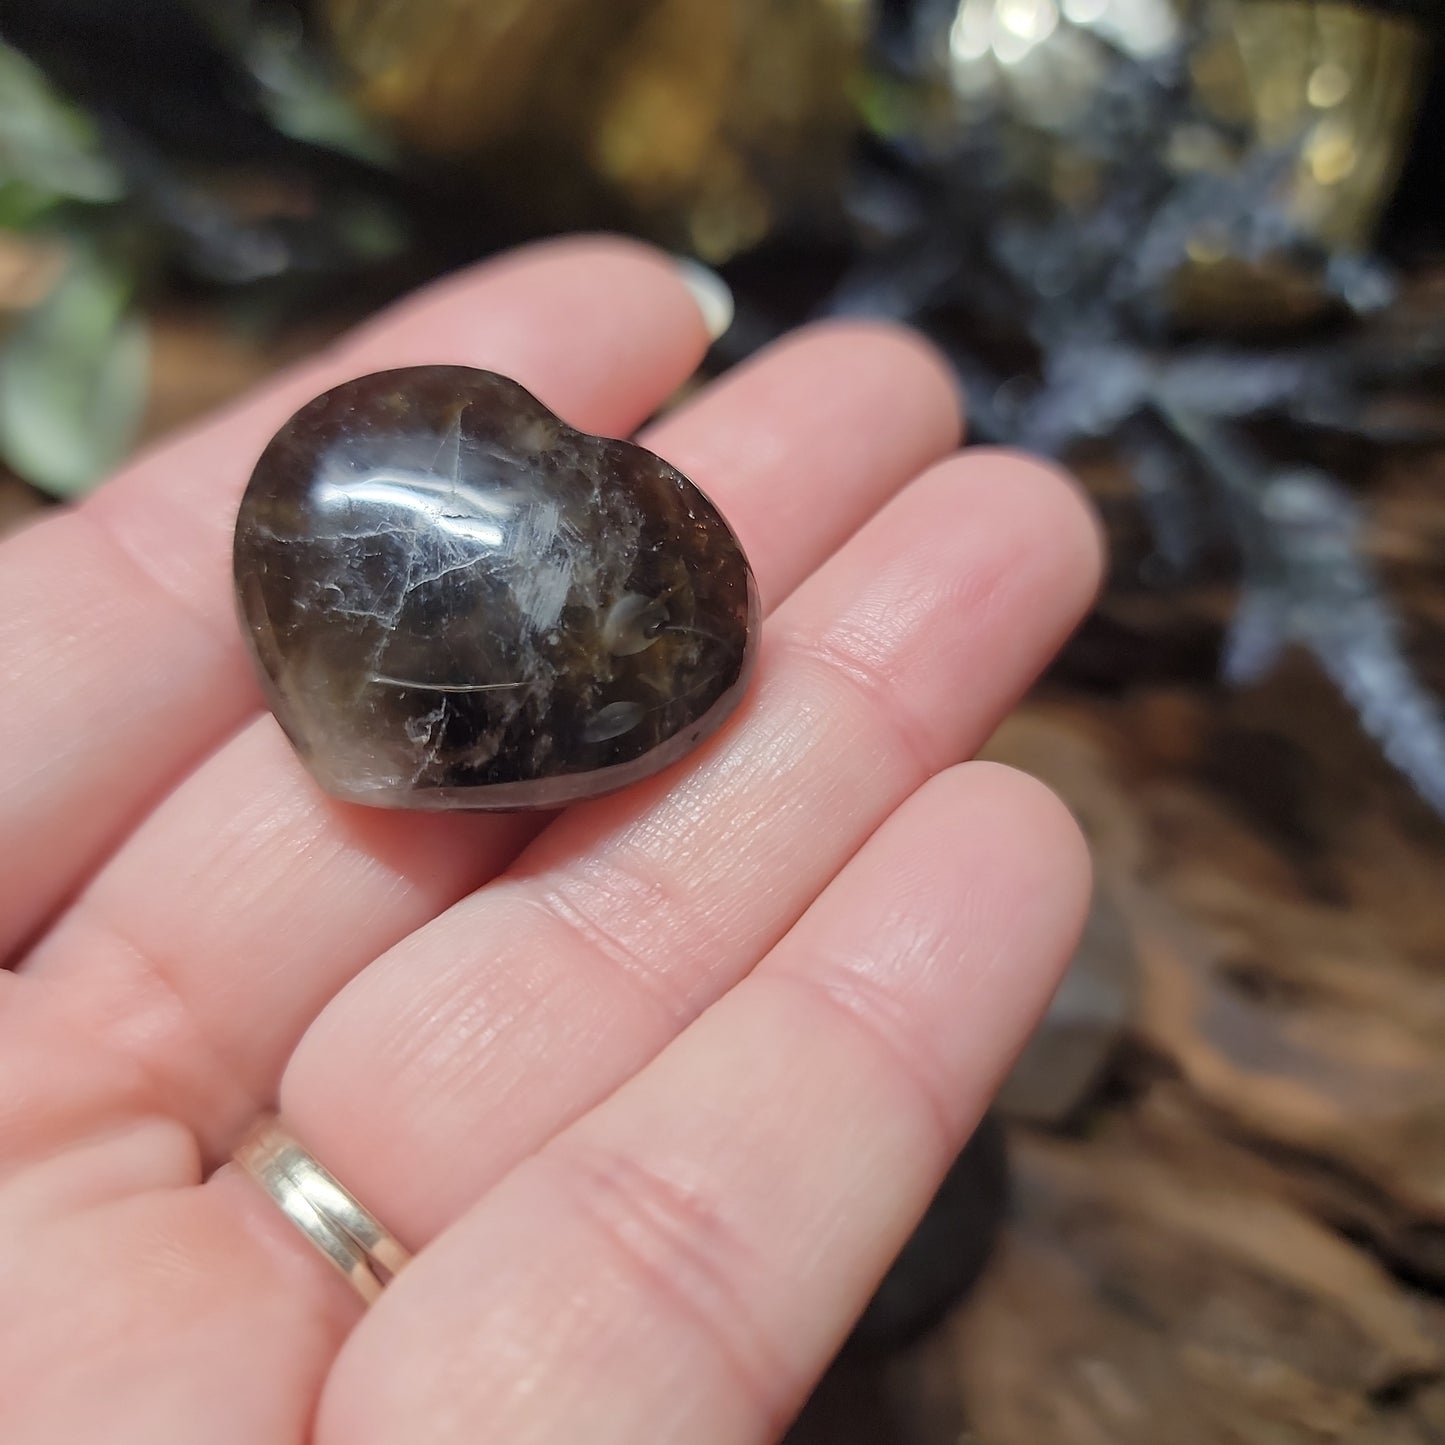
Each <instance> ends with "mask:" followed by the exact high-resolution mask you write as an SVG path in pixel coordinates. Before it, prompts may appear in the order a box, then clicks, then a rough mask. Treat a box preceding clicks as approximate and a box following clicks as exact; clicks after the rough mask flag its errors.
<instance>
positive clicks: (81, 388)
mask: <svg viewBox="0 0 1445 1445" xmlns="http://www.w3.org/2000/svg"><path fill="white" fill-rule="evenodd" d="M130 293H131V286H130V282H129V279H128V278H127V277H126V276H125V275H123V274H122V273H121V272H119V271H118V270H116V269H115V268H113V267H110V266H107V265H106V264H104V263H103V262H102V261H100V260H99V259H98V258H96V257H95V256H93V255H92V254H90V253H88V252H78V253H77V254H76V257H75V259H74V261H73V263H72V265H71V267H70V270H69V271H68V272H67V273H66V275H65V277H64V278H63V279H62V280H61V282H60V283H59V285H57V287H56V288H55V290H54V291H53V292H52V293H51V294H50V295H49V296H48V297H47V298H46V299H45V300H44V301H42V302H41V303H40V304H39V305H38V306H36V307H34V308H33V309H32V310H31V311H29V312H27V313H26V315H25V316H24V317H22V319H21V320H20V322H19V323H18V324H17V325H16V327H15V328H14V330H12V331H11V332H10V334H9V335H8V336H7V337H6V339H5V344H4V349H3V351H0V453H3V454H4V457H5V459H6V461H8V462H9V464H10V465H11V466H12V467H13V468H14V469H15V470H16V471H17V472H19V473H20V475H21V476H23V477H25V478H27V479H28V480H29V481H31V482H33V483H34V484H35V485H36V486H38V487H40V488H42V489H43V490H45V491H47V492H50V493H52V494H53V495H55V496H60V497H70V496H75V495H77V494H79V493H81V492H84V491H86V490H88V489H89V488H90V487H92V486H94V485H95V483H96V482H98V481H100V480H101V478H102V477H104V476H105V474H106V473H107V472H108V471H110V470H111V468H112V467H114V466H115V465H116V463H117V462H119V461H120V460H121V459H122V458H123V457H124V456H125V454H126V452H127V451H128V450H129V449H130V446H131V444H132V442H133V441H134V440H135V434H136V428H137V427H138V425H139V422H140V417H141V411H142V409H143V407H144V405H145V398H146V390H147V383H148V380H149V364H148V363H149V351H150V348H149V338H148V334H147V331H146V326H145V323H144V321H143V320H142V319H141V318H140V317H138V316H137V315H135V314H134V313H133V312H131V311H130V309H129V302H130Z"/></svg>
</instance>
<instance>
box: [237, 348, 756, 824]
mask: <svg viewBox="0 0 1445 1445" xmlns="http://www.w3.org/2000/svg"><path fill="white" fill-rule="evenodd" d="M235 566H236V596H237V600H238V603H239V606H240V611H241V616H242V619H243V622H244V625H245V629H246V633H247V635H248V637H249V639H250V642H251V646H252V649H253V651H254V653H255V656H256V659H257V661H258V663H259V665H260V670H261V675H262V678H263V680H264V682H265V685H266V688H267V692H268V694H269V698H270V702H271V706H272V708H273V710H274V711H275V713H276V716H277V718H278V720H279V721H280V723H281V725H282V727H283V728H285V730H286V732H287V734H288V735H289V736H290V738H291V740H292V742H293V743H294V744H295V746H296V748H297V750H298V751H299V752H300V754H301V756H302V758H303V759H304V760H305V761H306V763H307V765H308V766H309V768H310V769H311V771H312V773H313V774H314V775H315V777H316V779H317V781H318V782H320V783H321V785H322V786H323V787H325V788H326V789H327V790H328V791H329V792H331V793H334V794H335V795H336V796H338V797H341V798H346V799H349V800H351V801H353V802H358V803H370V804H374V805H377V806H380V807H393V808H395V807H401V808H493V809H518V808H549V807H555V806H558V805H560V804H563V803H568V802H571V801H573V800H575V799H578V798H587V797H594V796H597V795H598V794H601V793H607V792H611V791H613V790H614V789H616V788H620V787H625V786H626V785H628V784H630V783H632V782H635V781H637V780H638V779H640V778H645V777H647V776H649V775H651V774H652V773H655V772H657V771H658V770H659V769H660V768H663V767H666V766H667V765H668V764H669V763H671V762H673V761H675V760H676V759H677V758H680V757H682V756H683V754H685V753H686V752H688V751H689V750H690V749H691V748H693V747H695V746H696V745H697V744H698V743H699V742H701V741H702V740H703V739H704V738H705V737H707V736H708V735H709V734H710V733H712V732H714V731H715V730H716V729H717V728H718V727H719V726H721V724H722V722H723V721H724V719H725V718H726V717H727V716H728V714H729V713H731V712H732V710H733V708H734V707H735V706H736V705H737V703H738V701H739V700H740V698H741V696H742V692H743V689H744V687H745V686H746V683H747V678H748V674H749V671H750V669H751V666H752V663H753V659H754V655H755V651H756V639H757V614H758V602H757V591H756V587H755V585H754V582H753V577H752V572H751V571H750V569H749V567H748V563H747V559H746V558H745V557H744V555H743V552H742V549H741V547H740V546H739V545H738V541H737V538H736V537H734V536H733V534H732V532H731V530H730V529H729V527H728V525H727V523H726V522H725V521H724V520H723V518H722V517H721V515H720V514H719V513H718V511H717V509H716V508H715V507H714V506H713V505H712V504H711V503H710V502H709V501H708V500H707V498H706V497H704V496H703V495H702V493H701V492H699V491H698V489H697V488H696V487H695V486H693V485H692V483H691V482H689V481H688V480H687V478H686V477H684V476H683V475H682V474H681V473H680V472H678V471H676V470H674V469H673V468H672V467H670V466H668V465H667V463H666V462H664V461H662V460H661V459H660V458H658V457H655V456H653V455H652V454H651V453H650V452H647V451H644V450H643V449H642V448H641V447H638V446H634V445H632V444H631V443H629V442H622V441H609V440H605V439H603V438H600V437H593V436H588V435H586V434H585V433H582V432H578V431H574V430H573V429H572V428H571V427H569V426H567V425H565V424H564V423H563V422H561V421H559V420H558V418H557V417H555V416H554V415H553V414H552V413H551V412H550V411H548V410H547V409H546V408H545V407H544V406H543V405H542V404H541V403H540V402H539V401H537V400H536V398H535V397H533V396H532V395H531V394H530V393H529V392H527V391H525V390H524V389H523V388H522V387H520V386H519V385H517V383H516V382H514V381H510V380H508V379H507V378H506V377H503V376H497V375H495V374H494V373H492V372H487V371H475V370H472V369H470V368H468V367H459V366H419V367H406V368H403V369H401V370H397V371H384V372H379V373H377V374H376V375H373V376H364V377H361V378H359V379H358V380H356V381H349V382H346V383H345V384H343V385H341V386H338V387H336V388H335V389H334V390H332V391H329V392H327V393H325V394H324V395H323V396H319V397H317V398H316V400H315V401H313V402H311V403H309V404H308V405H307V406H305V407H303V408H302V409H301V410H300V411H299V412H297V413H296V415H295V416H293V417H292V418H291V420H290V421H289V422H287V423H286V425H285V426H284V427H282V429H281V430H280V432H278V433H277V435H276V437H275V438H274V440H273V441H272V442H271V444H270V445H269V446H268V447H267V448H266V450H265V452H264V453H263V454H262V456H261V460H260V461H259V463H258V464H257V466H256V470H255V472H254V474H253V475H252V477H251V482H250V485H249V486H248V487H247V489H246V495H245V498H244V499H243V501H242V503H241V511H240V516H239V517H238V519H237V523H236V544H235Z"/></svg>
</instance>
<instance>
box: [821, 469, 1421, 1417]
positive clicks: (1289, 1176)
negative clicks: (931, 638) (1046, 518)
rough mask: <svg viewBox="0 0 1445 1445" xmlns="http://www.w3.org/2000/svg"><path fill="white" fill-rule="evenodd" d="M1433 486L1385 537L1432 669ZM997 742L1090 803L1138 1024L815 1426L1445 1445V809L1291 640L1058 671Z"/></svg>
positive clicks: (1079, 804)
mask: <svg viewBox="0 0 1445 1445" xmlns="http://www.w3.org/2000/svg"><path fill="white" fill-rule="evenodd" d="M1421 475H1429V472H1428V471H1426V472H1423V473H1422V471H1421V470H1419V469H1417V470H1416V472H1415V473H1414V474H1413V475H1411V476H1402V478H1401V479H1400V480H1399V482H1398V485H1399V486H1400V488H1401V490H1400V492H1399V494H1398V495H1393V494H1392V496H1391V497H1389V498H1388V499H1386V500H1387V504H1386V505H1384V506H1383V507H1382V516H1381V518H1380V520H1379V521H1378V522H1377V531H1378V534H1379V535H1380V536H1381V537H1382V538H1383V539H1384V540H1385V541H1388V542H1389V548H1388V550H1389V551H1390V552H1391V553H1392V554H1393V555H1392V557H1391V561H1392V565H1393V567H1394V568H1395V569H1396V570H1395V571H1393V572H1392V580H1394V581H1396V582H1397V584H1400V586H1401V594H1402V596H1404V597H1405V599H1406V601H1407V604H1408V608H1409V611H1410V615H1411V618H1412V626H1413V627H1414V629H1415V632H1416V635H1417V636H1416V640H1417V642H1418V641H1419V640H1420V639H1421V638H1424V639H1425V650H1424V653H1423V657H1424V660H1425V661H1426V662H1427V665H1429V666H1432V667H1433V668H1434V669H1435V670H1436V672H1437V673H1438V671H1439V668H1440V664H1441V662H1442V659H1445V649H1440V648H1439V647H1438V642H1439V635H1438V631H1437V629H1441V623H1442V613H1445V587H1442V585H1441V584H1442V581H1445V577H1442V575H1441V569H1440V559H1441V558H1445V536H1442V532H1445V503H1442V500H1440V499H1442V498H1445V491H1440V490H1438V486H1439V481H1440V476H1441V474H1440V473H1439V472H1438V471H1436V472H1435V473H1434V475H1433V478H1432V480H1433V481H1434V482H1435V484H1436V488H1437V490H1435V491H1434V494H1433V495H1430V494H1429V493H1428V492H1424V491H1423V490H1422V488H1421V486H1420V483H1419V478H1420V476H1421ZM1392 485H1395V483H1392ZM1407 503H1408V505H1407ZM1392 509H1393V510H1392ZM1407 519H1408V520H1407ZM1386 550H1387V549H1386V547H1385V546H1384V545H1383V542H1382V546H1381V551H1382V553H1384V552H1385V551H1386ZM1110 605H1111V604H1107V603H1106V611H1107V610H1108V609H1109V606H1110ZM1128 605H1130V606H1134V607H1136V608H1137V606H1138V604H1136V603H1130V604H1128ZM1155 610H1156V613H1159V614H1160V615H1159V616H1156V618H1155V619H1154V621H1153V622H1152V623H1151V624H1150V625H1151V626H1157V627H1158V628H1159V629H1161V630H1162V629H1164V627H1165V622H1164V620H1163V617H1162V610H1161V609H1160V608H1159V607H1158V604H1157V603H1156V605H1155ZM1138 615H1142V612H1141V613H1139V614H1138ZM1116 620H1117V619H1116ZM1130 627H1131V628H1134V627H1137V622H1131V623H1130ZM1432 633H1433V634H1434V636H1432V635H1431V634H1432ZM1116 636H1117V634H1116ZM1091 667H1092V664H1091ZM990 752H991V754H992V755H993V756H994V757H997V758H999V759H1002V760H1005V761H1008V762H1011V763H1014V764H1016V765H1017V766H1020V767H1023V768H1026V769H1027V770H1029V771H1031V772H1033V773H1036V774H1037V775H1039V776H1041V777H1043V778H1045V779H1047V780H1048V781H1049V782H1050V783H1052V784H1053V785H1054V786H1055V787H1056V788H1057V789H1058V790H1059V791H1060V792H1061V793H1062V794H1063V796H1064V797H1065V798H1066V799H1067V800H1068V801H1069V802H1070V803H1071V804H1072V805H1073V807H1074V808H1075V810H1076V811H1077V813H1078V815H1079V816H1080V818H1081V819H1082V820H1083V822H1084V825H1085V827H1086V829H1087V830H1088V832H1089V834H1090V836H1091V838H1092V840H1093V845H1094V852H1095V857H1096V864H1097V869H1098V877H1099V888H1100V893H1101V896H1102V897H1103V898H1104V899H1106V900H1107V902H1108V904H1109V906H1110V908H1111V909H1113V910H1115V911H1116V913H1117V916H1118V918H1119V919H1120V920H1122V928H1120V929H1118V930H1116V931H1115V932H1114V933H1113V934H1112V935H1111V936H1112V938H1113V943H1112V945H1109V946H1111V947H1112V949H1113V950H1114V953H1115V954H1116V955H1117V953H1118V952H1119V951H1120V950H1123V951H1124V952H1125V954H1126V955H1127V956H1126V958H1125V959H1124V960H1123V966H1124V967H1125V968H1126V969H1127V970H1129V971H1131V972H1132V973H1133V984H1132V990H1133V991H1132V995H1131V997H1130V1006H1129V1023H1128V1025H1127V1027H1126V1030H1125V1033H1124V1036H1123V1038H1122V1040H1121V1042H1120V1045H1119V1047H1118V1049H1117V1051H1116V1053H1115V1055H1114V1058H1113V1061H1112V1064H1111V1065H1110V1067H1109V1068H1108V1069H1107V1070H1106V1072H1105V1074H1104V1076H1103V1078H1102V1079H1101V1080H1100V1081H1099V1082H1098V1083H1097V1085H1096V1086H1095V1088H1094V1091H1093V1093H1092V1095H1091V1096H1090V1097H1088V1098H1087V1099H1085V1100H1083V1101H1082V1102H1081V1103H1080V1104H1079V1105H1078V1106H1077V1107H1075V1108H1074V1110H1073V1111H1072V1113H1071V1115H1070V1116H1069V1117H1068V1118H1067V1119H1065V1120H1064V1121H1063V1127H1061V1128H1060V1127H1055V1128H1053V1129H1052V1130H1045V1129H1041V1128H1039V1127H1037V1126H1035V1125H1020V1124H1016V1125H1015V1126H1014V1128H1013V1130H1012V1134H1011V1145H1012V1159H1013V1168H1014V1202H1013V1209H1012V1216H1011V1220H1010V1223H1009V1225H1008V1227H1007V1230H1006V1233H1005V1236H1004V1238H1003V1240H1002V1243H1001V1245H1000V1248H999V1250H998V1253H997V1255H996V1258H995V1260H994V1263H993V1266H992V1268H991V1269H990V1271H989V1273H988V1274H987V1275H986V1276H985V1278H984V1281H983V1283H982V1284H981V1285H980V1287H979V1288H978V1290H977V1291H976V1292H975V1294H974V1295H973V1296H972V1297H971V1298H970V1299H969V1300H967V1301H966V1302H965V1303H964V1304H963V1305H962V1306H960V1307H959V1308H958V1309H956V1310H955V1311H954V1312H953V1314H952V1315H951V1317H950V1318H949V1319H948V1320H947V1321H946V1322H945V1324H944V1325H943V1326H942V1327H940V1328H939V1329H938V1330H936V1331H934V1332H933V1333H931V1334H930V1335H929V1336H928V1337H926V1338H925V1339H924V1340H923V1341H921V1342H920V1343H919V1344H917V1345H915V1346H913V1347H912V1348H910V1349H908V1350H906V1351H905V1352H904V1353H902V1354H901V1355H899V1356H897V1357H895V1358H893V1359H892V1360H889V1361H886V1362H881V1363H880V1362H876V1361H874V1362H851V1363H845V1364H843V1365H840V1366H839V1367H838V1369H837V1370H835V1372H834V1375H833V1377H832V1378H830V1380H829V1381H828V1382H827V1384H826V1385H825V1387H824V1389H823V1390H822V1391H821V1392H820V1395H819V1397H818V1399H817V1400H815V1402H814V1404H813V1406H812V1407H811V1408H810V1410H809V1411H808V1413H807V1414H806V1415H805V1417H804V1420H803V1421H802V1422H800V1424H799V1427H798V1429H797V1432H796V1436H795V1438H796V1440H797V1441H798V1442H799V1445H803V1442H807V1445H814V1442H824V1441H827V1442H848V1441H860V1442H861V1441H864V1440H867V1441H870V1442H899V1445H961V1442H968V1445H1317V1442H1345V1441H1348V1442H1351V1445H1355V1442H1358V1445H1425V1442H1445V827H1442V825H1441V824H1440V823H1439V821H1438V820H1436V819H1435V818H1434V817H1433V816H1432V815H1431V814H1430V813H1429V812H1427V811H1426V810H1425V809H1424V808H1423V807H1422V806H1421V805H1420V804H1419V803H1418V802H1417V801H1416V800H1415V799H1414V798H1413V797H1412V796H1411V794H1410V792H1409V790H1408V789H1407V788H1406V787H1405V786H1404V785H1403V784H1402V783H1401V782H1400V781H1399V780H1398V779H1397V778H1396V777H1395V776H1394V775H1393V774H1392V773H1391V771H1390V770H1389V769H1388V767H1386V766H1385V765H1384V764H1383V763H1382V762H1381V761H1380V759H1379V758H1378V757H1377V756H1376V755H1375V753H1374V752H1373V750H1372V748H1371V747H1370V745H1369V744H1368V743H1366V742H1365V741H1363V740H1362V739H1361V737H1360V736H1359V734H1358V732H1357V730H1356V728H1355V726H1354V723H1353V720H1352V719H1351V718H1350V717H1349V715H1348V713H1347V712H1346V710H1345V709H1344V707H1343V706H1342V705H1341V704H1340V703H1339V702H1338V700H1337V699H1336V698H1335V696H1334V694H1333V693H1332V692H1331V690H1330V689H1329V687H1328V685H1327V684H1325V683H1324V682H1322V681H1321V680H1320V679H1319V677H1318V676H1317V674H1316V673H1315V672H1314V670H1313V668H1312V667H1311V665H1310V664H1309V662H1308V661H1307V660H1305V659H1301V658H1294V659H1291V660H1290V661H1289V662H1288V663H1287V664H1286V665H1285V667H1284V668H1283V669H1282V670H1281V671H1280V672H1279V673H1278V674H1277V675H1276V676H1275V677H1273V678H1271V679H1270V680H1269V681H1267V682H1266V683H1264V684H1262V685H1261V686H1259V687H1256V688H1254V689H1251V690H1249V691H1246V692H1241V693H1237V694H1228V693H1225V692H1224V691H1223V690H1221V689H1219V688H1217V687H1216V686H1214V685H1212V684H1211V683H1209V682H1208V681H1207V680H1204V679H1185V678H1183V677H1180V678H1177V679H1164V680H1156V681H1154V682H1145V683H1142V684H1137V685H1126V686H1124V687H1122V688H1121V689H1120V690H1119V691H1118V692H1117V693H1116V694H1115V695H1113V696H1102V695H1100V694H1099V693H1098V692H1091V693H1089V694H1084V693H1079V692H1074V691H1071V690H1069V689H1068V688H1066V687H1060V686H1057V685H1055V686H1053V687H1051V688H1050V689H1048V690H1047V691H1046V692H1045V693H1044V694H1043V695H1041V696H1040V697H1039V698H1037V699H1036V700H1034V701H1033V702H1031V703H1030V704H1028V705H1027V706H1026V707H1025V708H1023V709H1022V710H1021V711H1020V712H1019V713H1018V715H1017V716H1016V717H1014V718H1013V719H1012V720H1011V721H1010V722H1009V723H1008V724H1007V725H1006V726H1005V727H1004V728H1003V729H1002V730H1001V731H1000V733H999V735H998V737H997V738H996V739H995V740H994V743H993V744H992V746H991V748H990ZM1091 946H1092V947H1094V948H1095V949H1097V947H1098V946H1099V942H1098V940H1097V939H1095V940H1093V943H1092V945H1091ZM1086 953H1087V951H1086ZM1085 962H1086V964H1087V963H1088V959H1087V956H1086V959H1085ZM1109 962H1110V966H1111V967H1113V968H1114V970H1115V972H1116V974H1117V973H1118V969H1119V965H1120V959H1119V958H1118V957H1117V956H1115V957H1111V959H1110V960H1109ZM1093 966H1094V967H1095V968H1097V966H1098V960H1097V959H1095V960H1094V964H1093ZM1059 1057H1060V1059H1061V1060H1062V1063H1061V1067H1062V1068H1064V1070H1065V1071H1066V1072H1067V1070H1068V1069H1069V1068H1070V1067H1072V1064H1071V1056H1070V1054H1069V1052H1068V1050H1067V1049H1065V1050H1064V1051H1063V1052H1062V1053H1061V1054H1060V1056H1059ZM1045 1062H1046V1060H1045Z"/></svg>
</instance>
